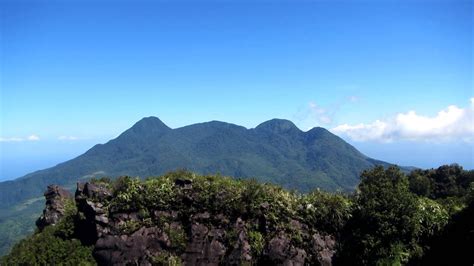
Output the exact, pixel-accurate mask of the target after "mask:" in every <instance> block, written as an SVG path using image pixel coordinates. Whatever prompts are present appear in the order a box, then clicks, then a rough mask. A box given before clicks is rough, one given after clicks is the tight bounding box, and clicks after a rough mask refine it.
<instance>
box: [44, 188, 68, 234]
mask: <svg viewBox="0 0 474 266" xmlns="http://www.w3.org/2000/svg"><path fill="white" fill-rule="evenodd" d="M44 197H45V198H46V206H45V208H44V210H43V214H42V215H41V216H40V217H39V218H38V220H36V226H37V227H38V228H39V229H40V230H43V229H44V228H45V227H46V226H48V225H55V224H56V223H58V222H59V220H60V219H61V218H62V217H63V216H64V214H65V212H66V204H67V201H68V200H71V199H72V197H71V194H70V193H69V192H68V191H67V190H65V189H63V188H61V187H60V186H57V185H49V186H48V188H47V189H46V191H45V192H44Z"/></svg>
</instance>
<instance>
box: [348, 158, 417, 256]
mask: <svg viewBox="0 0 474 266" xmlns="http://www.w3.org/2000/svg"><path fill="white" fill-rule="evenodd" d="M408 185H409V184H408V179H407V177H406V176H405V175H404V174H403V173H401V172H400V170H399V169H398V168H395V167H390V168H388V169H387V170H385V169H383V168H382V167H376V168H374V169H373V170H370V171H365V172H364V173H363V174H362V176H361V183H360V185H359V194H358V196H357V208H356V209H355V211H354V214H353V215H354V219H353V220H351V223H350V225H349V226H348V231H349V232H348V233H347V235H345V236H343V238H345V239H344V240H345V243H344V246H345V247H344V249H343V251H342V252H343V253H344V255H343V256H347V260H348V261H350V260H353V261H354V263H358V264H374V263H375V264H376V263H377V262H378V261H380V262H382V261H383V262H384V263H385V262H386V261H387V259H388V258H391V262H393V263H406V262H407V260H408V258H409V255H410V252H412V251H413V250H414V249H415V247H414V245H416V243H415V242H414V240H415V238H416V236H417V234H418V232H417V230H418V226H417V225H418V221H417V210H418V201H417V198H416V197H415V195H413V194H412V193H410V191H409V188H408ZM405 254H408V256H405Z"/></svg>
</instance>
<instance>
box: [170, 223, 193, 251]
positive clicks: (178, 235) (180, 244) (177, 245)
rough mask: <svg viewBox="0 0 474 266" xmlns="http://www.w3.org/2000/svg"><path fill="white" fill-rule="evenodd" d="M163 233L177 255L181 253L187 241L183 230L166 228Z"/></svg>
mask: <svg viewBox="0 0 474 266" xmlns="http://www.w3.org/2000/svg"><path fill="white" fill-rule="evenodd" d="M165 232H166V234H167V235H168V237H169V238H170V241H171V248H173V249H175V250H176V251H177V252H178V253H181V252H183V251H184V250H185V248H186V244H187V241H188V238H187V236H186V232H185V231H184V230H183V228H181V227H171V226H168V227H167V229H166V230H165Z"/></svg>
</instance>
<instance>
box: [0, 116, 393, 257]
mask: <svg viewBox="0 0 474 266" xmlns="http://www.w3.org/2000/svg"><path fill="white" fill-rule="evenodd" d="M377 164H382V165H386V164H387V163H384V162H381V161H377V160H373V159H371V158H368V157H367V156H365V155H363V154H362V153H360V152H359V151H357V150H356V149H355V148H354V147H352V146H351V145H349V144H348V143H346V142H345V141H343V140H342V139H340V138H339V137H337V136H335V135H333V134H332V133H330V132H329V131H327V130H326V129H323V128H319V127H317V128H313V129H311V130H309V131H307V132H303V131H301V130H299V129H298V128H297V127H296V126H295V125H294V124H293V123H292V122H290V121H287V120H280V119H273V120H270V121H267V122H264V123H262V124H260V125H259V126H257V127H256V128H254V129H246V128H244V127H242V126H237V125H233V124H229V123H224V122H217V121H212V122H207V123H200V124H194V125H190V126H185V127H181V128H177V129H171V128H169V127H168V126H166V125H165V124H164V123H163V122H161V121H160V120H159V119H158V118H156V117H148V118H144V119H142V120H140V121H139V122H137V123H136V124H135V125H134V126H133V127H131V128H130V129H128V130H126V131H125V132H123V133H122V134H121V135H120V136H119V137H117V138H116V139H113V140H111V141H109V142H108V143H106V144H103V145H102V144H99V145H96V146H94V147H93V148H91V149H90V150H89V151H87V152H86V153H84V154H83V155H80V156H79V157H77V158H75V159H72V160H69V161H67V162H64V163H61V164H58V165H57V166H55V167H51V168H48V169H45V170H40V171H36V172H34V173H31V174H28V175H26V176H23V177H21V178H19V179H16V180H13V181H6V182H1V183H0V235H1V231H2V227H8V228H10V229H9V230H11V226H12V225H11V224H9V222H10V221H11V219H12V218H15V219H19V218H18V217H23V216H25V217H24V218H22V221H26V220H31V217H32V216H34V215H33V214H35V215H36V214H37V213H38V212H39V211H40V210H41V206H42V205H43V202H42V193H43V190H44V188H45V187H46V186H47V185H49V184H52V183H54V184H58V185H62V186H65V187H69V188H71V189H73V188H74V186H75V183H76V182H77V181H79V180H86V179H89V178H91V177H99V176H112V177H115V176H120V175H130V176H141V177H146V176H154V175H161V174H163V173H165V172H168V171H171V170H176V169H180V168H186V169H188V170H191V171H194V172H198V173H201V174H210V173H220V174H222V175H227V176H233V177H240V178H247V177H255V178H257V179H259V180H260V181H268V182H272V183H276V184H280V185H282V186H283V187H286V188H289V189H298V190H300V191H303V192H305V191H309V190H311V189H314V188H316V187H319V188H321V189H325V190H337V189H341V190H351V189H353V188H354V187H355V186H356V185H357V183H358V180H359V174H360V173H361V171H362V170H364V169H367V168H370V167H373V166H374V165H377ZM31 226H32V227H31V228H33V225H31ZM20 231H21V230H20ZM3 239H6V238H3ZM1 242H2V237H1V236H0V251H1V246H2V243H1Z"/></svg>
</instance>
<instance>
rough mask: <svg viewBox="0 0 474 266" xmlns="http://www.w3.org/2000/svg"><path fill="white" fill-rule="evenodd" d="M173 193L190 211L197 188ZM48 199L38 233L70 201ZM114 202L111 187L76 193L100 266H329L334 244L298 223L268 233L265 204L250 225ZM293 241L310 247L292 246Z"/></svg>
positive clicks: (55, 190) (53, 191)
mask: <svg viewBox="0 0 474 266" xmlns="http://www.w3.org/2000/svg"><path fill="white" fill-rule="evenodd" d="M174 186H177V187H179V189H181V191H183V197H182V200H183V202H184V204H187V205H189V206H192V205H193V202H195V200H196V197H197V194H196V192H195V191H194V190H193V184H192V182H190V181H189V180H179V179H178V180H176V181H175V183H174ZM45 197H46V199H47V204H46V208H45V210H44V213H43V215H42V216H41V218H40V219H38V227H40V228H43V227H44V226H46V225H50V224H55V223H57V221H58V220H59V219H60V218H61V216H62V215H63V214H64V202H65V199H68V198H69V197H70V196H69V194H68V193H67V191H65V190H64V189H61V188H59V187H58V186H49V187H48V190H47V191H46V193H45ZM114 197H115V195H113V192H112V190H111V189H110V187H108V186H107V185H105V184H100V183H95V184H93V183H85V184H78V185H77V190H76V193H75V203H76V206H77V215H76V216H77V217H76V219H75V220H76V228H75V230H76V232H75V235H76V236H77V237H78V238H79V239H80V240H81V242H82V243H83V244H85V245H93V247H94V249H93V256H94V258H95V259H96V261H97V262H98V263H99V265H171V264H173V262H180V263H181V264H182V265H216V266H217V265H251V264H254V265H287V266H298V265H308V264H309V265H325V266H326V265H331V264H332V257H333V255H334V252H335V239H334V237H333V236H331V235H328V234H324V233H322V232H316V233H315V231H314V230H313V231H312V230H310V229H309V226H308V225H306V224H304V223H303V222H301V221H297V220H290V223H289V225H290V228H289V229H283V228H280V229H275V228H271V225H270V224H269V222H268V221H266V220H265V219H264V218H262V217H265V215H264V214H265V212H267V211H268V210H269V208H271V206H270V204H268V203H263V204H261V205H260V207H259V208H260V210H261V211H260V212H261V214H262V215H263V216H262V217H260V218H256V217H253V218H245V216H229V215H224V214H223V213H217V214H216V212H214V213H210V212H208V211H206V210H202V211H201V210H196V209H194V211H193V212H186V211H184V212H183V211H181V210H160V209H153V208H151V209H150V208H148V209H147V210H146V211H144V210H137V211H123V210H121V209H120V208H116V207H114V205H113V204H110V203H111V202H112V201H113V199H114ZM270 228H271V229H270ZM256 232H257V233H256ZM292 235H293V237H292ZM294 235H299V236H301V237H302V238H303V239H307V240H308V241H304V243H299V244H295V238H294ZM262 236H265V237H262ZM259 239H260V240H259ZM259 241H260V242H259Z"/></svg>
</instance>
